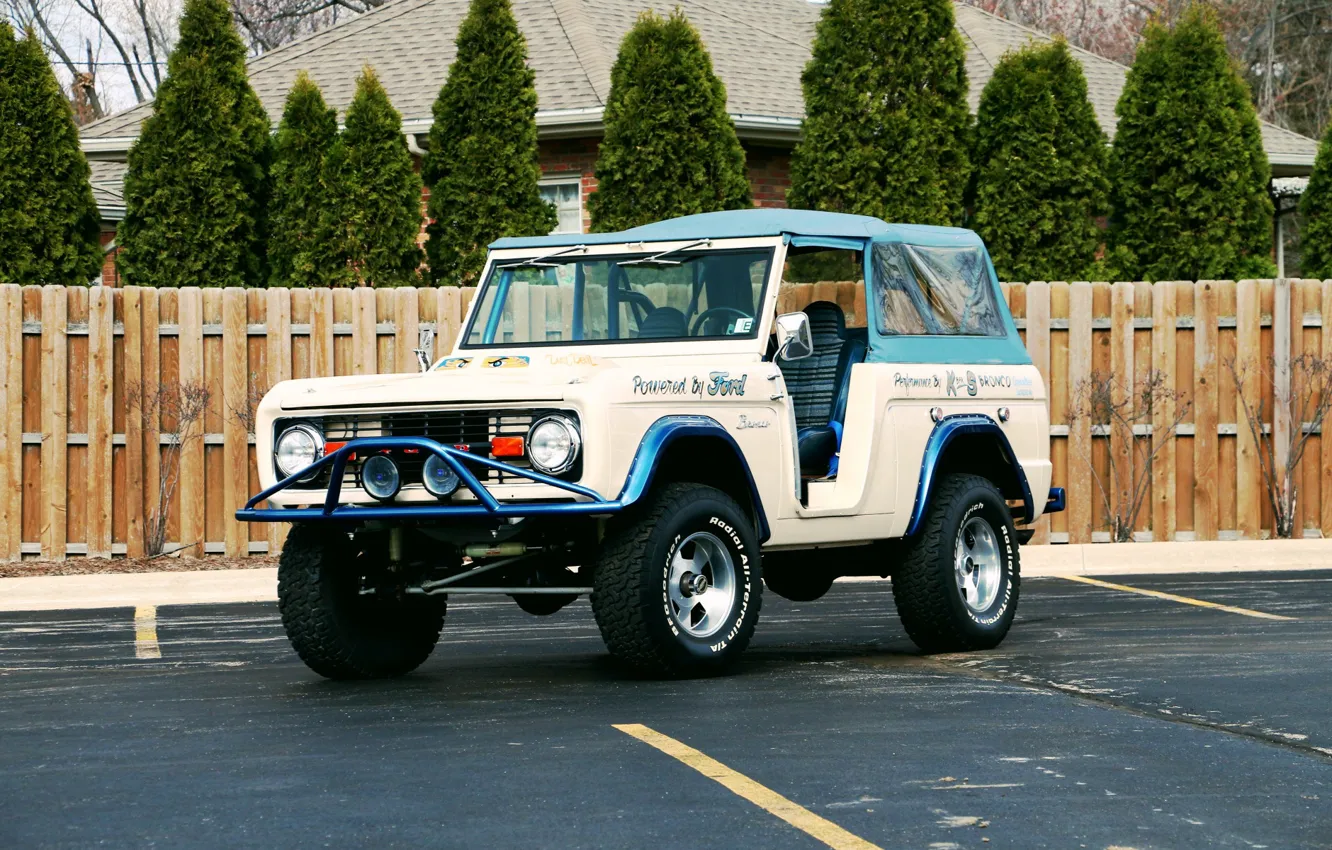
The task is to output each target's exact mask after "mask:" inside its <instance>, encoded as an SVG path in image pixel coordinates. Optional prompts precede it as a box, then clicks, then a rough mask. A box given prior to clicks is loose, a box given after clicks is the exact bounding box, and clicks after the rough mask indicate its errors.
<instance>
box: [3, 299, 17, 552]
mask: <svg viewBox="0 0 1332 850" xmlns="http://www.w3.org/2000/svg"><path fill="white" fill-rule="evenodd" d="M0 367H3V373H2V374H0V459H3V462H0V561H17V560H19V559H20V558H21V557H23V290H22V289H21V288H20V287H19V286H18V285H17V284H12V283H7V284H4V285H3V286H0Z"/></svg>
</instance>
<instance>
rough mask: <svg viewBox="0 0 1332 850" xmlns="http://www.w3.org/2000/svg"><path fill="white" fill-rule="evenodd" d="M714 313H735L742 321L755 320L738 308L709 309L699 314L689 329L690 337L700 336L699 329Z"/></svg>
mask: <svg viewBox="0 0 1332 850" xmlns="http://www.w3.org/2000/svg"><path fill="white" fill-rule="evenodd" d="M714 313H734V314H735V315H736V316H738V317H739V318H741V319H752V318H754V317H753V315H751V314H749V313H746V312H745V311H744V310H741V309H739V308H738V307H709V308H708V309H706V310H704V311H703V312H702V313H699V314H698V318H696V319H694V324H692V325H691V326H690V327H689V335H690V336H698V329H699V328H701V327H703V322H704V320H706V319H707V318H708V317H709V316H712V315H713V314H714Z"/></svg>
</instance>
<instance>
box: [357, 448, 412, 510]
mask: <svg viewBox="0 0 1332 850" xmlns="http://www.w3.org/2000/svg"><path fill="white" fill-rule="evenodd" d="M401 483H402V476H400V475H399V474H398V465H397V464H396V463H394V462H393V460H392V459H391V458H389V456H388V455H373V456H372V457H368V458H366V459H365V463H363V464H361V486H362V487H364V488H365V492H367V493H369V494H370V495H371V496H374V497H375V498H376V499H379V500H380V501H381V502H387V501H388V500H390V499H392V498H393V497H394V496H396V495H398V487H399V485H401Z"/></svg>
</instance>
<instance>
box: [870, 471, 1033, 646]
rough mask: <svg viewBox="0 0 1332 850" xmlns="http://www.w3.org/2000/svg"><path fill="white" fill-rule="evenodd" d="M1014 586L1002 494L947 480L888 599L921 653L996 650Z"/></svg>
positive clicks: (1014, 555)
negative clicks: (894, 606)
mask: <svg viewBox="0 0 1332 850" xmlns="http://www.w3.org/2000/svg"><path fill="white" fill-rule="evenodd" d="M1019 583H1020V571H1019V564H1018V542H1017V532H1016V530H1015V529H1014V528H1013V517H1012V515H1011V514H1010V513H1009V511H1008V505H1007V504H1005V502H1004V497H1003V495H1002V494H1001V493H1000V492H999V490H998V489H997V488H995V486H994V484H992V483H991V482H990V481H988V480H986V479H984V478H981V477H979V476H976V475H949V476H947V477H945V478H944V479H943V481H942V482H941V483H940V486H939V488H938V490H936V491H935V494H934V498H933V500H932V501H931V503H930V507H929V511H928V513H927V514H926V516H925V527H924V528H923V529H922V530H921V532H920V535H919V537H917V538H916V539H915V540H913V541H912V542H911V543H910V544H909V546H908V548H907V551H906V557H905V558H904V559H903V561H902V562H901V563H900V564H899V565H898V566H897V568H896V569H895V570H894V571H893V600H894V601H895V602H896V603H897V613H898V616H899V617H901V619H902V626H903V627H904V628H905V629H906V632H907V634H908V635H910V637H911V640H912V641H914V642H915V644H916V646H918V647H920V648H921V649H923V650H924V651H926V652H965V651H968V650H975V649H992V648H994V647H996V646H998V645H999V642H1000V641H1002V640H1003V639H1004V636H1005V635H1007V634H1008V629H1009V627H1010V626H1011V625H1012V623H1013V614H1014V612H1015V611H1016V610H1017V602H1018V587H1019Z"/></svg>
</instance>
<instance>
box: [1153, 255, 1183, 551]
mask: <svg viewBox="0 0 1332 850" xmlns="http://www.w3.org/2000/svg"><path fill="white" fill-rule="evenodd" d="M1175 318H1176V298H1175V284H1174V283H1173V282H1171V281H1160V282H1158V283H1156V284H1154V285H1153V286H1152V371H1153V372H1155V373H1158V374H1159V375H1161V376H1163V378H1164V380H1165V384H1166V386H1167V387H1174V386H1175V375H1176V374H1177V370H1176V368H1175V358H1176V353H1175ZM1175 415H1176V405H1175V403H1174V402H1173V401H1172V400H1171V399H1169V398H1162V399H1160V400H1158V401H1157V402H1156V403H1155V404H1153V405H1152V452H1153V460H1152V511H1151V515H1152V540H1154V541H1158V542H1159V541H1164V540H1174V539H1175V527H1176V516H1175V483H1176V482H1175V441H1174V439H1173V438H1170V439H1167V438H1166V436H1165V435H1166V432H1167V430H1168V429H1169V427H1170V425H1171V423H1173V422H1174V420H1175Z"/></svg>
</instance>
